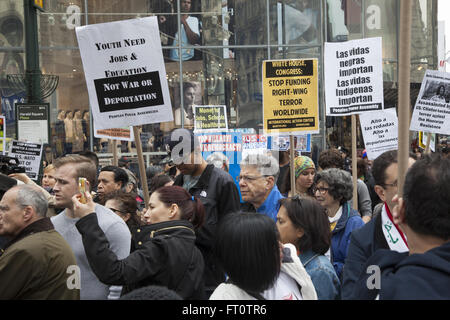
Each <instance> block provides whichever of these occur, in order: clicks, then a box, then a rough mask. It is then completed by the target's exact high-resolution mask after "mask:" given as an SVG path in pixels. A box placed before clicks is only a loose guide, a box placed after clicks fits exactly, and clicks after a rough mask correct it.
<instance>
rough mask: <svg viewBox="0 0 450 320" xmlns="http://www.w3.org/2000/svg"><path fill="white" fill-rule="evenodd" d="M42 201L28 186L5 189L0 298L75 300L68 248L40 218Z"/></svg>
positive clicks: (44, 204) (44, 201) (76, 288)
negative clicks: (5, 241)
mask: <svg viewBox="0 0 450 320" xmlns="http://www.w3.org/2000/svg"><path fill="white" fill-rule="evenodd" d="M47 207H48V202H47V199H46V197H45V195H44V194H43V193H42V191H41V190H40V189H39V188H37V187H35V186H30V185H20V186H15V187H13V188H11V189H9V190H8V191H7V192H6V193H5V194H4V195H3V197H2V199H1V201H0V235H1V236H6V237H8V238H9V239H10V241H9V242H8V243H7V244H6V247H5V248H4V249H3V250H1V251H0V283H1V285H0V299H49V300H57V299H65V300H77V299H79V298H80V290H79V285H78V283H79V280H78V279H77V278H79V274H78V273H79V272H78V273H77V265H76V260H75V256H74V254H73V252H72V249H71V248H70V246H69V245H68V244H67V242H66V241H65V240H64V238H63V237H62V236H61V235H60V234H59V233H58V232H57V231H56V230H55V229H54V227H53V224H52V222H51V221H50V219H49V218H47V217H45V214H46V212H47Z"/></svg>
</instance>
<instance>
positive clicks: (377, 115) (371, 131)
mask: <svg viewBox="0 0 450 320" xmlns="http://www.w3.org/2000/svg"><path fill="white" fill-rule="evenodd" d="M359 120H360V123H361V131H362V135H363V139H364V144H365V147H366V151H367V158H368V159H369V160H375V159H376V158H378V156H379V155H381V154H382V153H383V152H385V151H389V150H397V148H398V119H397V113H396V111H395V108H392V109H385V110H384V111H372V112H365V113H363V114H360V115H359Z"/></svg>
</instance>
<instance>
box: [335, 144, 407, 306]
mask: <svg viewBox="0 0 450 320" xmlns="http://www.w3.org/2000/svg"><path fill="white" fill-rule="evenodd" d="M414 162H415V160H414V159H413V158H411V157H410V158H409V163H408V167H411V166H412V165H413V164H414ZM372 174H373V176H374V179H375V192H376V193H377V194H378V196H379V197H380V199H381V200H382V201H383V205H381V206H377V207H376V208H375V210H374V218H373V219H372V220H371V221H370V222H368V223H367V224H366V225H365V226H363V227H362V228H360V229H359V230H355V231H354V232H353V233H352V236H351V239H350V244H349V247H348V254H347V259H346V260H345V266H344V272H343V282H342V299H358V297H356V296H354V290H353V288H354V285H355V282H356V280H357V279H358V278H359V276H360V275H361V274H362V273H364V272H366V270H363V269H364V265H365V263H366V261H367V259H368V258H369V257H370V256H371V255H372V254H373V253H374V252H375V251H376V250H378V249H390V250H394V251H397V252H408V251H409V249H408V243H407V239H406V237H405V235H404V234H403V232H402V230H401V229H400V228H399V227H398V225H396V224H395V223H394V221H393V219H392V212H393V209H394V206H395V203H394V202H393V200H392V199H393V198H394V196H395V195H396V194H397V192H398V187H397V175H398V163H397V150H392V151H386V152H385V153H383V154H382V155H380V156H379V157H378V158H376V159H375V161H374V162H373V166H372ZM377 209H378V210H377Z"/></svg>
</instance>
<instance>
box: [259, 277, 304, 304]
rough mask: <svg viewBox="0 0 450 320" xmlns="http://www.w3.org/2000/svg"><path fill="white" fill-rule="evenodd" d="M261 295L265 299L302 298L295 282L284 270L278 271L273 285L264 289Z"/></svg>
mask: <svg viewBox="0 0 450 320" xmlns="http://www.w3.org/2000/svg"><path fill="white" fill-rule="evenodd" d="M262 296H263V297H264V298H266V300H303V297H302V294H301V293H300V290H299V287H298V285H297V282H296V281H295V280H294V278H292V277H290V276H288V275H287V274H286V273H284V272H280V276H279V277H278V279H277V281H276V282H275V284H274V286H273V287H272V288H270V289H267V290H266V291H264V292H263V294H262Z"/></svg>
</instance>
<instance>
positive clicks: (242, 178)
mask: <svg viewBox="0 0 450 320" xmlns="http://www.w3.org/2000/svg"><path fill="white" fill-rule="evenodd" d="M265 177H266V176H238V177H236V180H237V182H239V181H241V180H245V181H247V182H252V181H256V180H258V179H261V178H265Z"/></svg>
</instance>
